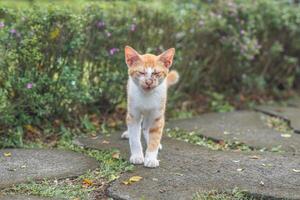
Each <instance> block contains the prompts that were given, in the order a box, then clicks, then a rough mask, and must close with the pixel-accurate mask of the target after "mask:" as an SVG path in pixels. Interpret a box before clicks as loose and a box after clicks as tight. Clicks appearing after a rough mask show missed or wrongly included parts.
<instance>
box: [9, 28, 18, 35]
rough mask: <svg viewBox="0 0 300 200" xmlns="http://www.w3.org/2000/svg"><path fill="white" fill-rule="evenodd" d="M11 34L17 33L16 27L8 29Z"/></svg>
mask: <svg viewBox="0 0 300 200" xmlns="http://www.w3.org/2000/svg"><path fill="white" fill-rule="evenodd" d="M9 32H10V33H11V34H16V33H17V30H16V29H14V28H13V29H11V30H10V31H9Z"/></svg>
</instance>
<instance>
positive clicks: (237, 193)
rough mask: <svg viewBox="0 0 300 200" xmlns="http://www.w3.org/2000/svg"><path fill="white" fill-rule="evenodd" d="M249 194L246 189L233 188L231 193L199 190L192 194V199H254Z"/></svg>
mask: <svg viewBox="0 0 300 200" xmlns="http://www.w3.org/2000/svg"><path fill="white" fill-rule="evenodd" d="M256 199H258V198H254V197H251V196H249V194H247V193H246V191H241V190H239V189H238V188H235V189H234V190H233V191H232V192H231V193H224V192H217V191H210V192H204V193H203V192H200V193H196V194H194V196H193V200H256Z"/></svg>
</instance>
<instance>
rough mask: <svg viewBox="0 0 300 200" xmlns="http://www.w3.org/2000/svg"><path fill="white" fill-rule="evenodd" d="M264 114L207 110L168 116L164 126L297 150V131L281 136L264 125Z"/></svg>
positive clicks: (269, 146) (289, 150) (247, 143)
mask: <svg viewBox="0 0 300 200" xmlns="http://www.w3.org/2000/svg"><path fill="white" fill-rule="evenodd" d="M264 116H265V115H263V114H262V113H259V112H255V111H235V112H228V113H209V114H204V115H200V116H197V117H194V118H190V119H179V120H171V121H169V122H168V123H167V127H168V128H179V129H182V130H185V131H195V132H197V133H199V134H201V135H203V136H206V137H208V138H212V139H215V140H226V141H229V142H234V141H239V142H243V143H245V144H246V145H248V146H251V147H255V148H258V149H261V148H267V149H269V150H270V149H272V148H273V147H278V146H281V149H282V150H284V151H288V152H293V153H299V151H300V135H299V134H292V136H291V137H290V138H284V137H282V136H281V133H280V132H278V131H276V130H275V129H272V128H269V127H268V126H267V125H266V122H265V121H264V120H263V117H264Z"/></svg>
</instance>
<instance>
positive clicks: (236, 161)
mask: <svg viewBox="0 0 300 200" xmlns="http://www.w3.org/2000/svg"><path fill="white" fill-rule="evenodd" d="M232 162H235V163H238V162H240V161H239V160H232Z"/></svg>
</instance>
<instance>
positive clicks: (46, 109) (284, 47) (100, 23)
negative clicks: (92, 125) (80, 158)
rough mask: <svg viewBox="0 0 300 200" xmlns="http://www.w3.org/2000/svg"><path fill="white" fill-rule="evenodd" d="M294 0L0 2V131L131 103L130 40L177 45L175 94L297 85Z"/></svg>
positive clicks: (299, 22) (298, 19) (145, 45)
mask: <svg viewBox="0 0 300 200" xmlns="http://www.w3.org/2000/svg"><path fill="white" fill-rule="evenodd" d="M289 2H290V1H287V2H285V1H273V0H258V1H251V2H246V1H241V0H236V1H233V0H232V1H221V0H220V1H213V2H211V1H207V2H206V3H205V2H204V1H203V2H202V3H198V2H195V3H185V2H181V1H178V2H173V3H167V2H165V3H160V2H154V3H146V2H137V1H129V2H97V3H86V4H84V5H83V6H79V7H78V8H74V7H69V8H68V7H66V6H65V4H61V6H60V5H59V3H57V4H58V5H56V6H53V5H47V4H45V5H42V4H36V5H35V6H29V7H27V6H25V7H24V8H21V9H16V8H11V6H4V5H1V4H0V44H1V45H0V58H1V59H0V67H1V71H0V127H1V129H2V130H1V131H0V132H3V133H4V132H5V133H7V131H6V130H10V131H11V130H15V129H16V127H18V133H22V131H21V129H22V128H23V127H24V126H25V125H27V124H33V125H34V124H40V123H41V122H43V121H45V120H46V121H53V120H54V119H56V118H64V119H70V120H71V119H74V118H76V116H78V115H79V114H80V113H82V112H87V111H88V110H89V109H99V111H102V112H109V111H113V110H114V109H115V108H116V106H117V105H120V104H124V101H125V85H126V78H127V74H126V71H127V70H126V66H125V63H124V59H123V47H124V46H125V45H126V44H130V45H132V46H133V47H135V48H136V49H138V50H139V51H141V52H152V53H160V52H162V51H163V50H165V49H166V48H169V47H176V49H177V52H176V57H175V63H174V68H176V69H177V70H178V71H179V72H180V74H181V81H180V83H179V84H178V85H177V86H176V92H175V93H173V96H172V97H171V98H170V99H171V101H172V99H175V98H174V97H176V96H178V95H183V94H184V95H195V94H198V93H201V92H203V91H213V92H214V91H215V92H217V93H220V94H221V93H222V94H230V95H235V94H239V93H254V92H257V91H259V92H260V93H264V92H266V91H268V90H273V91H277V90H280V89H291V88H292V86H293V84H294V80H295V79H296V77H297V76H298V74H299V57H300V37H299V36H300V12H299V11H300V8H299V6H297V5H295V4H291V3H289ZM217 93H216V94H217ZM222 96H223V95H222ZM171 103H172V102H171ZM20 137H21V136H20Z"/></svg>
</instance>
